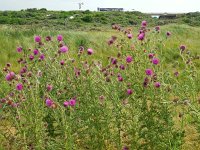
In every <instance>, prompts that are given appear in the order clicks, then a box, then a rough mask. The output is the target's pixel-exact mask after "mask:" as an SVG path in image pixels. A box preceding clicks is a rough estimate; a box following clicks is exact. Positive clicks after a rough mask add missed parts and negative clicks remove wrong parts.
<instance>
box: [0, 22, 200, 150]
mask: <svg viewBox="0 0 200 150" xmlns="http://www.w3.org/2000/svg"><path fill="white" fill-rule="evenodd" d="M138 29H139V28H136V27H135V28H133V30H132V33H133V36H134V38H135V37H136V36H137V34H138V33H137V31H138ZM150 29H151V31H150V32H148V33H147V37H148V40H147V41H146V43H145V44H144V45H141V44H140V42H138V41H137V40H133V41H132V40H129V39H128V40H126V39H125V37H126V36H125V35H124V33H121V32H117V31H113V30H110V29H102V30H104V31H101V32H97V31H78V32H77V31H63V30H62V31H57V30H53V29H52V30H51V29H37V28H34V29H28V28H27V29H21V28H20V27H17V28H14V27H12V26H1V28H0V33H1V34H0V65H1V66H0V67H1V68H3V67H4V66H5V64H6V63H7V62H9V63H11V64H12V67H11V68H12V71H14V72H18V71H19V70H20V69H21V67H22V66H23V64H20V65H19V64H18V63H16V60H18V59H19V58H20V57H22V54H21V53H20V54H19V53H17V52H16V47H17V46H22V47H23V49H25V50H26V52H27V53H29V52H28V49H29V48H31V49H32V50H33V49H34V48H35V47H37V48H38V49H41V51H42V52H44V53H45V54H46V56H47V58H46V60H45V61H44V62H41V63H36V64H32V63H31V62H30V63H28V65H30V66H31V68H32V70H31V71H32V73H33V74H34V78H31V79H30V80H29V79H27V80H28V81H30V82H31V83H33V88H32V90H29V88H28V86H26V87H27V88H26V89H24V92H21V93H20V92H19V93H18V92H16V94H17V95H18V96H21V98H23V97H25V99H28V100H29V101H25V102H22V107H23V108H24V109H23V110H22V109H20V107H19V108H17V109H16V110H15V109H12V108H9V107H7V106H5V108H4V110H2V114H3V115H2V116H3V117H4V118H6V120H4V121H5V122H2V124H4V125H2V126H3V127H1V128H0V130H1V131H2V132H3V134H2V135H6V134H5V133H4V132H5V131H7V130H5V127H10V131H9V136H8V137H4V138H3V137H0V138H2V139H4V140H3V141H4V142H2V143H4V144H3V145H4V146H5V145H6V144H5V143H6V141H5V138H7V139H6V140H7V142H8V143H10V144H11V146H10V148H11V149H15V147H20V146H22V147H23V148H24V149H27V148H32V147H33V148H36V149H45V148H48V149H56V148H57V149H59V148H60V149H64V148H65V149H122V147H124V146H127V147H129V148H130V149H166V148H169V149H188V148H189V149H190V148H193V149H198V148H199V144H198V141H199V139H198V136H199V130H198V129H197V128H198V127H200V124H199V122H198V119H199V111H198V108H199V105H198V97H199V91H200V85H199V84H198V83H199V78H198V76H199V67H200V62H199V59H196V57H197V56H198V55H199V48H200V45H199V43H198V41H199V35H200V28H196V27H190V26H187V25H176V24H171V25H167V26H161V31H160V33H157V32H154V31H153V30H154V28H150ZM167 31H170V32H171V33H172V35H171V36H170V37H169V38H166V32H167ZM58 34H61V35H63V37H64V42H65V44H66V45H67V46H68V47H69V54H68V55H67V56H60V57H59V58H58V60H56V61H55V63H54V62H51V61H52V57H53V56H54V55H55V54H56V53H57V43H56V42H55V41H56V36H57V35H58ZM36 35H40V36H42V37H43V38H44V37H46V36H48V35H50V36H52V37H53V40H54V42H53V43H51V44H48V43H45V45H44V48H41V47H38V45H37V44H34V39H33V37H34V36H36ZM111 36H117V45H114V46H109V45H108V44H107V42H108V40H109V39H110V37H111ZM118 45H120V46H122V49H121V50H120V51H119V49H118V48H117V47H116V46H118ZM130 45H133V46H134V48H133V49H132V50H131V47H130ZM180 45H186V47H187V53H188V54H186V52H185V53H184V54H181V53H180V50H179V47H180ZM79 46H84V47H85V48H86V49H87V48H92V49H93V50H94V54H93V55H92V56H89V57H88V56H85V55H84V54H83V56H82V57H80V58H79V56H77V53H78V52H79V50H78V48H79ZM145 51H147V52H145ZM188 51H190V53H189V52H188ZM119 52H120V54H121V56H119V58H117V57H116V56H117V55H118V53H119ZM149 52H152V53H155V54H156V56H155V57H157V58H159V59H160V63H161V65H158V66H153V65H152V64H151V63H149V58H148V57H147V54H148V53H149ZM127 55H131V56H133V59H134V63H133V64H137V65H132V64H131V65H127V66H126V67H127V69H126V70H125V71H124V72H122V71H119V70H118V69H116V68H115V67H116V66H115V65H113V64H112V63H113V60H111V59H108V57H113V58H117V60H118V61H119V62H118V63H124V64H125V62H124V59H125V57H126V56H127ZM66 58H67V59H66ZM69 58H70V59H69ZM193 58H195V59H193ZM62 59H66V62H67V63H68V65H69V66H68V67H66V68H64V69H63V68H62V67H60V65H59V60H62ZM72 59H74V60H75V62H74V63H70V61H71V60H72ZM188 59H191V60H192V62H193V63H192V64H190V65H187V61H188ZM110 60H111V62H112V63H111V64H110ZM84 61H87V63H83V62H84ZM98 61H99V62H100V64H99V65H98ZM82 63H83V64H82ZM88 65H89V68H90V67H91V69H88ZM101 65H102V66H101ZM74 67H75V68H77V70H76V69H75V74H76V73H78V72H76V71H79V70H81V74H82V75H81V76H80V77H79V75H77V74H76V75H77V76H78V77H74ZM84 67H86V68H87V69H88V70H85V69H84ZM148 67H151V68H153V70H154V71H155V72H156V73H157V78H156V77H155V79H154V78H152V79H151V80H158V81H160V82H161V88H160V89H157V90H156V89H155V88H154V87H153V81H152V83H149V84H150V85H149V87H150V88H147V89H145V88H144V89H143V87H141V84H142V82H143V80H144V78H145V75H144V70H145V69H147V68H148ZM99 68H100V69H103V68H106V72H103V73H104V75H102V73H101V72H99ZM37 69H40V70H42V71H44V70H45V72H44V77H43V78H39V77H37V75H36V72H37V71H38V70H37ZM175 71H178V72H179V73H180V76H179V77H178V78H177V79H176V78H174V77H173V73H174V72H175ZM88 72H89V73H88ZM119 72H120V76H122V77H123V78H124V80H125V82H122V83H120V82H118V81H116V79H115V78H116V75H117V73H119ZM65 74H67V75H68V78H69V79H68V78H67V80H68V81H66V78H65ZM105 74H109V75H105ZM110 74H114V76H113V75H110ZM104 76H106V80H110V82H105V81H104V80H105V78H104ZM55 77H56V78H55ZM107 77H109V78H107ZM19 80H20V79H19ZM20 81H21V80H20ZM148 82H149V81H148ZM49 83H51V84H53V85H54V87H55V90H53V91H52V93H48V92H46V91H45V90H44V89H45V86H46V84H49ZM109 83H110V84H109ZM129 83H131V84H130V85H129ZM14 84H16V83H14ZM66 85H68V86H66ZM0 88H1V90H0V98H3V97H5V96H6V95H7V94H8V93H9V92H10V90H12V88H13V87H12V86H9V85H8V83H7V82H6V81H5V73H3V72H1V81H0ZM127 88H131V89H133V90H134V94H133V95H131V96H127V95H126V94H125V93H124V91H126V90H127ZM63 89H64V92H63V91H62V90H63ZM56 90H57V91H56ZM60 90H61V91H60ZM59 91H60V92H59ZM65 91H67V92H66V93H65ZM73 96H78V103H79V105H78V106H76V107H75V109H74V108H73V107H72V108H71V107H70V108H69V109H68V108H67V109H66V108H64V107H63V106H62V103H63V100H64V99H66V98H67V99H70V98H73ZM99 96H103V97H104V98H102V99H106V100H105V103H104V102H103V103H101V101H100V102H99V100H98V99H99ZM44 97H50V98H52V99H53V100H54V101H55V104H56V105H57V106H56V107H57V108H56V109H52V108H48V107H45V104H43V103H41V99H44ZM185 98H187V99H185ZM188 99H189V101H190V102H189V104H188V103H187V101H185V100H188ZM13 100H14V101H17V100H18V99H17V98H13ZM172 102H174V103H175V105H171V103H172ZM126 103H128V104H127V105H126ZM176 103H177V104H176ZM179 103H180V105H179ZM176 105H177V106H176ZM182 113H184V114H185V116H184V117H183V116H181V114H182ZM193 113H196V115H193ZM16 114H17V115H16ZM8 116H10V117H8ZM19 116H21V118H20V119H19V120H18V119H16V117H19ZM30 122H31V123H30ZM10 124H11V125H10ZM46 124H47V125H46ZM15 132H17V133H18V134H16V133H15ZM158 133H159V134H158ZM193 134H194V135H195V137H194V138H191V135H193ZM9 138H10V139H9ZM66 140H67V141H66Z"/></svg>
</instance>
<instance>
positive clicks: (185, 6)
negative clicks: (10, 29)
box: [0, 0, 200, 12]
mask: <svg viewBox="0 0 200 150" xmlns="http://www.w3.org/2000/svg"><path fill="white" fill-rule="evenodd" d="M79 2H83V3H84V5H83V6H82V10H86V9H89V10H97V7H117V8H118V7H120V8H124V9H125V10H132V9H134V10H137V11H141V12H195V11H200V0H0V10H21V9H26V8H47V9H48V10H77V9H78V3H79Z"/></svg>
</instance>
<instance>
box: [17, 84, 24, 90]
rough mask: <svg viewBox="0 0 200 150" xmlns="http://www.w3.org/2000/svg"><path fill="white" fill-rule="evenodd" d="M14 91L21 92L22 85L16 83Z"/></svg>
mask: <svg viewBox="0 0 200 150" xmlns="http://www.w3.org/2000/svg"><path fill="white" fill-rule="evenodd" d="M16 90H18V91H21V90H23V85H22V84H21V83H18V84H17V85H16Z"/></svg>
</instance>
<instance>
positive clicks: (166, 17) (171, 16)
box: [159, 14, 177, 19]
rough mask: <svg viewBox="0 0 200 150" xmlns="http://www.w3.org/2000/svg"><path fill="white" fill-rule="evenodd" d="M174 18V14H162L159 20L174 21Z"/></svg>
mask: <svg viewBox="0 0 200 150" xmlns="http://www.w3.org/2000/svg"><path fill="white" fill-rule="evenodd" d="M176 17H177V15H176V14H163V15H160V17H159V19H175V18H176Z"/></svg>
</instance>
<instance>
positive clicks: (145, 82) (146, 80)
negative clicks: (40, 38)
mask: <svg viewBox="0 0 200 150" xmlns="http://www.w3.org/2000/svg"><path fill="white" fill-rule="evenodd" d="M148 83H149V79H148V78H147V77H146V78H145V79H144V82H143V86H144V87H147V86H148Z"/></svg>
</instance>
